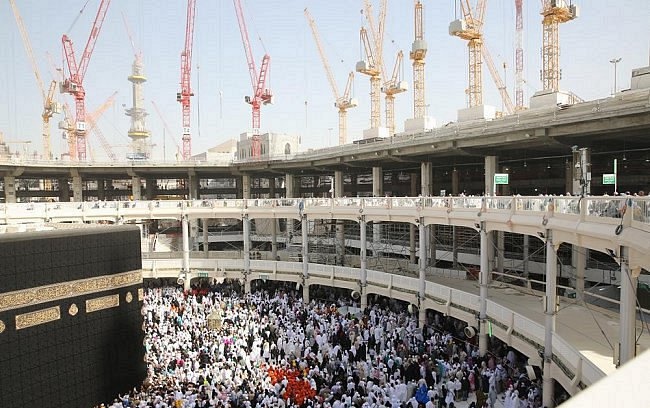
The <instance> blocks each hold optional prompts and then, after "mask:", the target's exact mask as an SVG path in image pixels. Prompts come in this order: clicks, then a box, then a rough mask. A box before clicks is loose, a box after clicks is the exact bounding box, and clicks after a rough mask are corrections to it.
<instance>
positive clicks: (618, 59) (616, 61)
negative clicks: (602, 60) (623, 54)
mask: <svg viewBox="0 0 650 408" xmlns="http://www.w3.org/2000/svg"><path fill="white" fill-rule="evenodd" d="M621 59H622V58H620V57H619V58H613V59H611V60H609V62H611V63H612V64H614V92H613V93H612V95H615V94H616V91H617V89H616V66H617V65H618V63H619V62H621Z"/></svg>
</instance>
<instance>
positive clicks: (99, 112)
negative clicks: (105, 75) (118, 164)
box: [86, 91, 117, 161]
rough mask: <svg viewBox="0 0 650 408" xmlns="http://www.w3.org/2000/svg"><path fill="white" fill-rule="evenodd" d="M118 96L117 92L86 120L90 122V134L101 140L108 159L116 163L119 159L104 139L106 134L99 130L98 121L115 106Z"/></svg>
mask: <svg viewBox="0 0 650 408" xmlns="http://www.w3.org/2000/svg"><path fill="white" fill-rule="evenodd" d="M116 95H117V91H115V92H114V93H113V94H112V95H111V96H109V97H108V99H107V100H106V101H105V102H104V103H103V104H101V105H100V106H99V107H98V108H97V109H96V110H95V111H94V112H92V113H91V114H90V115H88V116H87V117H86V120H87V121H88V129H87V130H88V132H93V133H94V134H95V136H97V138H98V139H99V143H100V144H101V145H102V149H104V152H105V153H106V155H107V156H108V158H109V159H110V160H111V161H116V160H117V157H115V153H113V150H112V149H111V145H110V144H108V141H107V140H106V138H105V137H104V134H103V133H102V131H101V130H100V129H99V127H98V126H97V121H98V120H99V118H100V117H101V116H102V115H103V114H104V112H106V110H108V108H110V107H111V106H113V104H114V103H115V96H116Z"/></svg>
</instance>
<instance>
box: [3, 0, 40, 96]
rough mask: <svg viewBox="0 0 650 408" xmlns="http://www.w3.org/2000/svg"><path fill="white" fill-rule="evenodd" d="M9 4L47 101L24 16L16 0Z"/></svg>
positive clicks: (10, 1) (37, 81)
mask: <svg viewBox="0 0 650 408" xmlns="http://www.w3.org/2000/svg"><path fill="white" fill-rule="evenodd" d="M9 4H10V5H11V10H12V11H13V13H14V17H15V19H16V24H17V25H18V31H20V37H21V38H22V40H23V45H24V46H25V52H27V57H29V63H30V64H31V65H32V71H33V72H34V76H35V77H36V83H37V84H38V89H39V90H40V91H41V96H42V98H43V101H45V100H46V99H47V98H46V93H45V85H43V80H42V79H41V74H40V70H39V69H38V64H37V63H36V58H35V57H34V50H33V49H32V43H31V41H30V40H29V35H28V34H27V29H26V28H25V23H24V22H23V18H22V17H21V15H20V11H19V10H18V6H17V5H16V2H15V0H9Z"/></svg>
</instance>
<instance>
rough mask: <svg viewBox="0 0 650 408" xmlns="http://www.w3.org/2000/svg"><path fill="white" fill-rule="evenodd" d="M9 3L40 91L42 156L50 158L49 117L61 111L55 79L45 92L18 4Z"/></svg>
mask: <svg viewBox="0 0 650 408" xmlns="http://www.w3.org/2000/svg"><path fill="white" fill-rule="evenodd" d="M9 4H10V5H11V10H12V11H13V13H14V17H15V19H16V24H17V25H18V30H19V31H20V36H21V38H22V40H23V45H24V46H25V52H26V53H27V57H28V58H29V62H30V63H31V65H32V70H33V71H34V75H35V76H36V83H37V84H38V87H39V89H40V91H41V96H42V99H43V112H42V113H41V117H42V120H43V132H42V133H43V135H42V137H43V157H44V158H45V159H46V160H51V159H52V146H51V142H50V118H51V117H52V116H53V115H54V114H55V113H61V108H60V106H59V104H58V103H56V101H55V100H54V91H55V90H56V81H54V80H53V81H52V82H51V83H50V87H49V90H48V91H47V92H46V91H45V86H44V85H43V80H42V79H41V74H40V71H39V69H38V64H37V63H36V58H35V57H34V51H33V49H32V44H31V41H30V40H29V35H28V34H27V29H26V28H25V23H24V22H23V18H22V17H21V15H20V11H19V10H18V6H16V2H15V1H14V0H9Z"/></svg>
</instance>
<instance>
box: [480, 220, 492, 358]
mask: <svg viewBox="0 0 650 408" xmlns="http://www.w3.org/2000/svg"><path fill="white" fill-rule="evenodd" d="M480 234H481V270H480V272H479V317H478V322H479V338H478V350H479V354H480V355H481V357H482V356H484V355H485V353H487V351H488V333H487V324H486V323H487V322H486V319H487V297H488V283H489V281H490V269H489V262H488V246H489V245H490V244H489V240H488V232H487V230H486V229H485V221H483V222H481V232H480Z"/></svg>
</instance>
